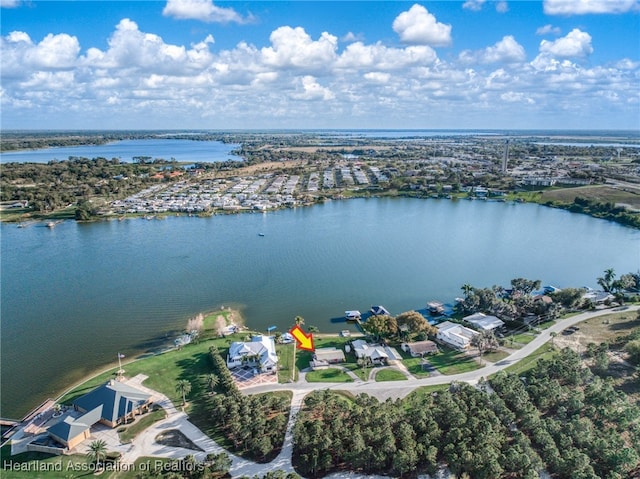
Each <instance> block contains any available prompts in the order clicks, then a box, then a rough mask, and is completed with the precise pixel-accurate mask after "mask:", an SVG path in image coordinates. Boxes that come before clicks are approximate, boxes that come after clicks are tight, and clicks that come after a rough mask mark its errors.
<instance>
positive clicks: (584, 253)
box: [0, 198, 640, 417]
mask: <svg viewBox="0 0 640 479" xmlns="http://www.w3.org/2000/svg"><path fill="white" fill-rule="evenodd" d="M0 232H1V233H2V245H1V247H2V249H1V252H2V270H1V280H2V285H1V286H2V288H1V293H2V295H1V299H2V302H1V309H0V312H1V321H2V325H1V326H2V336H1V341H2V343H1V346H2V349H1V364H2V378H1V381H2V384H1V386H2V416H5V417H6V416H8V417H12V416H16V417H17V416H20V415H21V414H23V413H25V412H26V411H27V410H28V409H30V408H31V407H33V406H35V405H36V403H38V401H41V400H43V399H45V398H46V397H49V396H52V395H54V394H55V393H56V392H59V391H60V389H61V388H63V387H64V386H67V385H69V384H70V383H73V382H74V381H77V380H78V379H79V378H80V377H81V376H83V375H84V374H86V373H88V372H90V371H93V370H95V369H96V368H100V367H102V366H104V365H105V364H106V363H109V362H113V361H114V360H115V358H116V353H117V352H118V351H120V352H123V353H125V354H127V355H128V356H132V355H135V354H136V353H140V352H142V351H146V350H148V349H150V348H153V347H156V346H157V345H158V343H159V342H166V341H168V340H171V339H173V338H174V337H175V335H176V334H177V331H179V330H181V329H182V328H184V327H185V325H186V320H187V318H189V317H190V316H192V315H194V314H196V313H198V312H200V311H207V310H212V309H215V308H217V307H219V306H220V305H231V304H233V305H238V306H240V307H241V308H242V311H243V313H244V315H245V317H246V320H247V323H248V325H250V326H251V327H254V328H258V329H265V328H266V327H267V326H270V325H277V326H278V328H279V329H280V330H285V329H287V328H288V327H290V325H291V323H292V320H293V318H294V316H296V315H302V316H303V317H305V318H306V320H307V324H308V325H316V326H318V327H319V328H320V331H321V332H330V331H337V330H339V329H342V328H343V327H344V324H336V323H333V322H331V318H335V317H338V316H341V315H342V314H343V312H344V311H345V310H347V309H360V310H367V309H368V308H369V307H370V306H371V305H372V304H383V305H385V306H386V307H387V309H389V310H390V311H391V313H392V314H398V313H400V312H402V311H406V310H409V309H417V308H424V306H425V304H426V302H427V301H428V300H432V299H438V300H442V301H446V302H449V301H452V300H453V298H454V297H456V296H459V295H460V294H461V293H460V286H461V285H462V284H464V283H471V284H473V285H475V286H479V287H485V286H486V287H490V286H492V285H494V284H502V285H507V284H508V283H509V281H510V279H511V278H513V277H518V276H522V277H528V278H535V279H541V280H542V281H543V284H553V285H556V286H559V287H564V286H589V285H591V286H595V284H596V281H595V279H596V277H597V276H599V275H601V274H602V271H603V270H604V269H605V268H609V267H613V268H614V269H615V270H616V272H618V273H620V274H621V273H625V272H629V271H637V270H638V269H639V268H640V242H639V240H640V231H638V230H633V229H629V228H624V227H622V226H619V225H617V224H615V223H611V222H607V221H604V220H598V219H594V218H590V217H588V216H584V215H577V214H571V213H569V212H566V211H562V210H556V209H551V208H545V207H542V206H537V205H528V204H518V205H515V204H508V203H491V202H480V201H446V200H431V199H430V200H416V199H387V198H383V199H368V200H365V199H357V200H349V201H333V202H328V203H326V204H324V205H319V206H314V207H310V208H298V209H295V210H281V211H277V212H271V213H268V214H259V213H256V214H239V215H229V216H214V217H212V218H188V217H170V218H167V219H164V220H153V221H147V220H142V219H137V220H126V221H112V222H103V223H96V224H77V223H75V222H72V221H68V222H64V223H62V224H60V225H58V226H57V227H56V228H55V229H48V228H46V227H44V226H42V225H32V226H30V227H28V228H22V229H20V228H17V227H16V226H15V225H12V224H3V225H1V226H0ZM259 233H264V236H259Z"/></svg>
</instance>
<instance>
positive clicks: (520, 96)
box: [500, 91, 535, 105]
mask: <svg viewBox="0 0 640 479" xmlns="http://www.w3.org/2000/svg"><path fill="white" fill-rule="evenodd" d="M500 99H501V100H504V101H506V102H508V103H527V104H529V105H533V104H534V103H535V101H534V100H533V99H532V98H531V97H529V96H527V95H525V94H524V93H522V92H513V91H508V92H505V93H502V94H501V95H500Z"/></svg>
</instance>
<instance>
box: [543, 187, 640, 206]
mask: <svg viewBox="0 0 640 479" xmlns="http://www.w3.org/2000/svg"><path fill="white" fill-rule="evenodd" d="M576 196H582V197H583V198H589V199H594V200H598V201H600V202H603V203H607V202H611V203H622V204H625V205H629V206H631V207H632V208H635V209H640V189H638V188H631V187H624V188H622V187H613V186H607V185H592V186H579V187H575V188H561V189H550V190H545V191H544V192H542V195H541V200H542V202H543V203H544V202H546V201H562V202H565V203H573V200H574V199H575V197H576Z"/></svg>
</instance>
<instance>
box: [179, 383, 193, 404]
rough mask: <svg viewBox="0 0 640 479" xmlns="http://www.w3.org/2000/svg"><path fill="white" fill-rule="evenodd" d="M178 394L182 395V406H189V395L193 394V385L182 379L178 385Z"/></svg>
mask: <svg viewBox="0 0 640 479" xmlns="http://www.w3.org/2000/svg"><path fill="white" fill-rule="evenodd" d="M176 392H178V393H180V394H181V395H182V405H183V406H184V405H185V404H187V394H189V393H190V392H191V383H190V382H189V381H187V380H186V379H181V380H180V381H178V383H177V384H176Z"/></svg>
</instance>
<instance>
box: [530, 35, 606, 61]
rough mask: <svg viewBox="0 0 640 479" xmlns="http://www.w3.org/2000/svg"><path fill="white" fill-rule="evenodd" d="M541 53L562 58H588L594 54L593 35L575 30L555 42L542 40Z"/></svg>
mask: <svg viewBox="0 0 640 479" xmlns="http://www.w3.org/2000/svg"><path fill="white" fill-rule="evenodd" d="M540 53H543V54H545V53H546V54H550V55H552V56H554V57H560V58H575V57H586V56H588V55H591V54H592V53H593V47H592V46H591V35H589V34H588V33H587V32H583V31H582V30H580V29H578V28H574V29H573V30H571V31H570V32H569V33H568V34H567V35H566V36H565V37H562V38H558V39H557V40H555V41H549V40H542V42H540Z"/></svg>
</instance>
